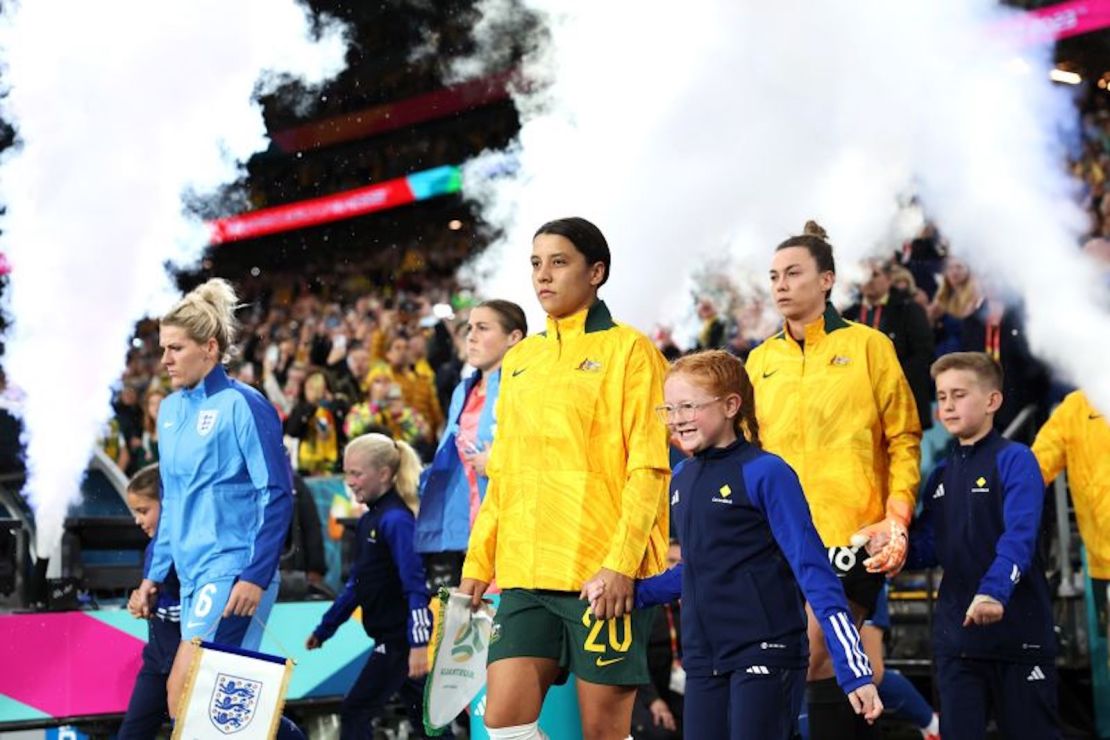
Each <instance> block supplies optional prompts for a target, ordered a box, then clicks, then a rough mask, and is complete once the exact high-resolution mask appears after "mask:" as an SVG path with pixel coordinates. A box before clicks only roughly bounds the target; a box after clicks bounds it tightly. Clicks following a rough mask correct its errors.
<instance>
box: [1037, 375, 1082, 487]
mask: <svg viewBox="0 0 1110 740" xmlns="http://www.w3.org/2000/svg"><path fill="white" fill-rule="evenodd" d="M1075 400H1076V397H1075V396H1074V395H1073V394H1069V395H1068V397H1067V398H1065V399H1064V401H1063V403H1061V404H1060V405H1059V406H1057V407H1056V410H1055V411H1053V412H1052V416H1050V417H1048V421H1046V422H1045V424H1044V426H1043V427H1041V430H1040V431H1039V432H1037V438H1036V439H1035V440H1033V454H1034V455H1036V456H1037V464H1038V465H1040V466H1041V477H1042V478H1044V482H1045V485H1047V484H1049V483H1051V482H1052V481H1054V480H1056V476H1058V475H1060V472H1061V471H1063V469H1064V468H1065V467H1067V464H1068V437H1069V436H1070V435H1069V434H1068V428H1069V426H1070V425H1069V424H1068V422H1069V421H1070V419H1069V418H1068V417H1069V416H1070V415H1071V411H1072V408H1073V407H1074V405H1075Z"/></svg>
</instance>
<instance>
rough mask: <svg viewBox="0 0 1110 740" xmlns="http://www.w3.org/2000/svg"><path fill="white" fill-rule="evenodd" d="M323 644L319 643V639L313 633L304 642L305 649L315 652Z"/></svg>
mask: <svg viewBox="0 0 1110 740" xmlns="http://www.w3.org/2000/svg"><path fill="white" fill-rule="evenodd" d="M323 644H324V643H322V642H320V638H319V637H317V636H316V633H315V632H313V633H312V634H311V635H309V636H308V639H307V640H305V641H304V646H305V648H307V649H309V650H316V649H317V648H319V647H320V646H321V645H323Z"/></svg>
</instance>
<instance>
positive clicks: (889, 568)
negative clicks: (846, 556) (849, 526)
mask: <svg viewBox="0 0 1110 740" xmlns="http://www.w3.org/2000/svg"><path fill="white" fill-rule="evenodd" d="M851 544H852V546H853V547H859V546H860V545H866V546H867V554H868V555H870V556H871V557H869V558H868V559H867V560H864V561H863V565H864V567H865V568H867V572H868V573H886V574H887V575H888V576H890V577H891V578H893V577H894V576H896V575H898V573H899V571H901V570H902V566H903V565H905V564H906V554H907V552H908V551H909V544H910V535H909V532H908V531H907V529H906V524H905V522H903V521H902V520H901V519H899V518H898V517H893V516H888V517H887V518H886V519H883V520H882V521H881V522H877V523H875V524H872V525H871V526H870V527H864V528H863V529H861V530H860V531H858V532H856V533H855V534H854V535H852V540H851Z"/></svg>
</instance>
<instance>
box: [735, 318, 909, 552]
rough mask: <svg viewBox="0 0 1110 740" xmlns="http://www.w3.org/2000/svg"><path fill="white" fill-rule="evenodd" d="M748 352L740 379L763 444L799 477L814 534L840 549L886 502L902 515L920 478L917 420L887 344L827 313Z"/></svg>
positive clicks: (884, 339) (867, 330) (872, 520)
mask: <svg viewBox="0 0 1110 740" xmlns="http://www.w3.org/2000/svg"><path fill="white" fill-rule="evenodd" d="M804 345H805V346H804V348H803V347H802V346H800V345H799V344H798V342H796V341H795V340H794V338H793V337H791V336H790V333H789V332H788V331H786V330H785V329H784V330H783V331H781V332H779V333H778V334H776V335H774V336H772V337H771V338H769V339H768V340H767V341H765V342H764V343H763V344H761V345H760V346H758V347H756V348H755V349H754V350H752V353H751V355H750V356H749V358H748V362H747V369H748V375H749V376H751V380H752V384H753V385H754V386H755V412H756V418H757V420H758V421H759V436H760V438H761V440H762V442H763V446H764V448H765V449H767V450H768V451H769V452H773V453H775V454H776V455H778V456H779V457H781V458H783V459H784V460H786V462H787V463H789V465H790V467H792V468H794V471H795V472H796V473H797V474H798V477H799V478H800V479H801V482H802V488H803V489H804V491H805V495H806V499H807V500H808V501H809V508H810V513H811V514H812V515H813V523H814V524H815V525H816V527H817V533H818V534H820V535H821V539H822V541H824V543H825V545H826V546H828V547H837V546H845V545H847V544H848V543H849V540H850V539H851V536H852V535H853V534H855V533H856V532H857V531H858V530H859V529H861V528H863V527H866V526H867V525H869V524H874V523H875V522H878V521H880V520H882V518H883V517H884V516H885V512H886V504H887V500H888V499H896V500H899V501H901V502H904V504H902V505H901V506H899V508H900V509H902V510H904V511H905V513H906V515H907V516H908V515H912V513H913V507H914V503H915V501H916V499H917V487H918V483H919V481H920V478H921V470H920V464H921V462H920V461H921V422H920V420H919V419H918V416H917V405H916V403H915V402H914V398H913V393H912V391H911V390H910V387H909V384H908V383H907V382H906V376H905V375H904V374H903V372H902V367H901V366H900V365H899V364H898V356H897V355H896V354H895V352H894V345H893V344H891V341H890V339H889V338H887V337H886V336H885V335H883V334H882V333H881V332H878V331H875V330H874V329H872V328H871V327H869V326H864V325H862V324H856V323H854V322H851V321H846V320H845V319H843V318H841V316H840V314H839V313H837V312H836V309H834V308H833V307H832V306H831V305H830V306H829V307H828V308H827V309H826V310H825V314H824V315H823V316H822V317H821V318H819V319H818V320H817V321H815V322H813V323H812V324H808V325H807V326H806V328H805V340H804Z"/></svg>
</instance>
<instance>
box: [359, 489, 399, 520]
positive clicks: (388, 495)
mask: <svg viewBox="0 0 1110 740" xmlns="http://www.w3.org/2000/svg"><path fill="white" fill-rule="evenodd" d="M395 498H396V499H399V498H401V494H399V493H397V488H396V487H395V486H390V487H389V490H388V491H386V492H385V493H383V494H382V495H381V496H378V497H377V498H376V499H374V500H373V501H371V502H370V503H368V504H366V513H367V514H369V513H370V512H372V511H374V510H375V509H377V508H378V507H380V506H381V505H382V504H384V503H385V502H386V501H389V500H391V499H395Z"/></svg>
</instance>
